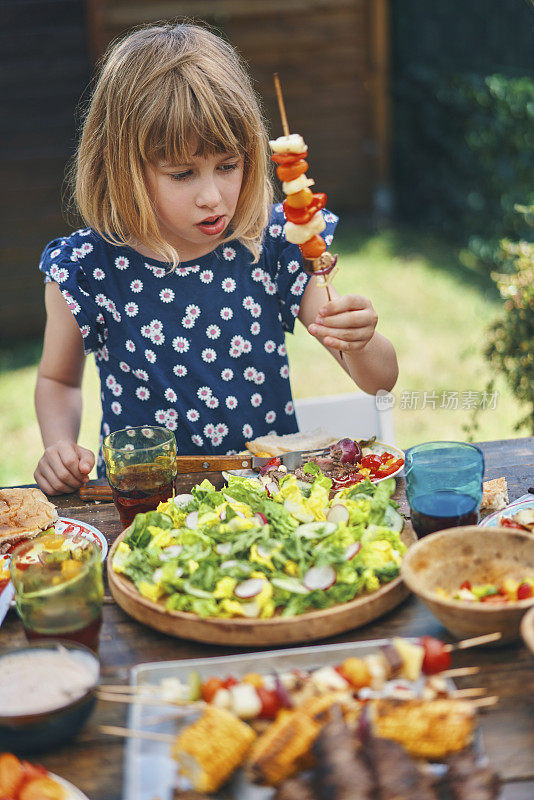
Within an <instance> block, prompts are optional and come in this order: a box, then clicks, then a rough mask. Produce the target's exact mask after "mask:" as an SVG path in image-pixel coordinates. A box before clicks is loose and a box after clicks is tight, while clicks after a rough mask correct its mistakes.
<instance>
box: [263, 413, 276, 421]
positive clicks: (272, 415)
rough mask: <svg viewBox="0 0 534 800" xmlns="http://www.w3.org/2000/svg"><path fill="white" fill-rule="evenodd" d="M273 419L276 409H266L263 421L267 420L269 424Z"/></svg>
mask: <svg viewBox="0 0 534 800" xmlns="http://www.w3.org/2000/svg"><path fill="white" fill-rule="evenodd" d="M275 419H276V411H268V412H267V413H266V415H265V422H268V423H269V424H270V423H271V422H274V421H275Z"/></svg>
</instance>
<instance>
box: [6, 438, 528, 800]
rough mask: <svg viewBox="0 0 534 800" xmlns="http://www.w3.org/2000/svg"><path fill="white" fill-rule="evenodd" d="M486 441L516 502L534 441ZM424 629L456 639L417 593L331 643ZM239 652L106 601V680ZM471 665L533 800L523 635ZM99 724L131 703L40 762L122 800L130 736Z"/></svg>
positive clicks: (103, 517)
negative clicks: (154, 625)
mask: <svg viewBox="0 0 534 800" xmlns="http://www.w3.org/2000/svg"><path fill="white" fill-rule="evenodd" d="M481 447H482V449H483V451H484V455H485V459H486V477H487V478H496V477H499V476H501V475H504V476H506V478H507V481H508V488H509V495H510V500H514V499H516V498H517V497H520V496H521V495H523V494H525V492H526V491H527V489H528V488H529V487H531V486H532V485H534V438H522V439H510V440H503V441H493V442H483V443H482V444H481ZM203 477H205V474H202V475H199V474H189V475H185V476H180V477H179V479H178V482H177V486H178V490H179V491H185V490H186V489H188V488H189V487H190V486H192V485H193V484H194V483H196V482H198V481H199V480H202V478H203ZM219 478H220V476H219ZM52 499H53V501H54V502H55V503H56V504H57V506H58V508H59V509H60V514H61V515H62V516H68V517H72V518H75V519H79V520H83V521H85V522H88V523H90V524H91V525H94V526H95V527H97V528H98V529H99V530H100V531H102V533H103V534H105V536H106V538H107V540H108V542H109V543H111V542H113V540H114V539H115V537H116V536H117V535H118V534H119V533H120V532H121V526H120V523H119V517H118V514H117V512H116V510H115V507H114V506H113V505H112V504H110V503H101V504H97V503H91V502H86V503H83V502H82V501H80V499H79V497H77V495H64V496H61V497H56V498H52ZM395 499H396V500H397V501H398V502H399V503H400V511H401V512H402V513H404V514H408V513H409V512H408V508H407V504H406V498H405V493H404V480H403V479H397V490H396V494H395ZM425 633H426V634H431V635H433V636H437V637H439V638H441V639H443V640H445V641H451V637H450V636H449V635H448V634H447V632H446V631H445V630H444V629H443V628H442V626H441V624H440V623H439V622H438V621H437V620H436V619H435V618H434V617H433V616H432V615H431V614H430V612H429V611H427V609H426V608H425V606H423V605H422V604H421V603H420V602H419V601H418V600H417V599H415V598H414V597H410V598H409V599H408V600H406V601H405V602H404V603H403V604H402V605H401V606H399V607H398V608H397V609H395V610H394V611H392V612H390V613H389V614H387V615H386V616H384V617H382V618H381V619H379V620H377V621H376V622H374V623H372V624H370V625H367V626H365V627H364V628H358V629H357V630H353V631H349V632H348V633H345V634H343V635H340V636H336V637H334V638H331V639H326V640H324V643H330V642H344V641H360V640H364V639H379V638H382V637H389V636H393V635H395V636H420V635H422V634H425ZM25 641H26V640H25V636H24V633H23V630H22V625H21V623H20V620H19V619H18V617H17V615H16V613H15V612H14V611H11V612H9V614H8V616H7V618H6V620H5V621H4V623H3V625H2V627H1V628H0V649H3V648H6V647H10V646H11V647H12V646H17V645H24V644H25ZM236 652H242V651H238V650H236V649H232V648H223V647H215V646H207V645H202V644H198V643H195V642H188V641H183V640H180V639H175V638H171V637H168V636H166V635H164V634H161V633H158V632H157V631H154V630H152V629H150V628H146V627H144V626H143V625H141V624H139V623H137V622H136V621H135V620H133V619H131V618H130V617H128V616H127V615H126V614H125V613H124V612H123V611H122V610H121V608H119V607H118V606H117V605H116V604H115V603H114V602H113V601H112V600H110V599H108V600H107V601H106V603H105V605H104V624H103V627H102V634H101V644H100V657H101V660H102V673H103V674H102V680H103V682H105V683H127V682H128V680H129V670H130V668H131V667H133V666H134V665H135V664H139V663H143V662H149V661H163V660H170V659H173V660H174V659H184V658H199V657H203V656H221V655H226V654H230V653H236ZM473 664H475V665H477V666H478V667H479V668H480V672H479V674H478V675H475V676H472V677H470V678H464V679H461V680H459V681H458V685H459V686H462V687H465V686H484V687H486V689H487V692H488V694H490V695H493V694H495V695H498V696H499V697H500V701H499V703H498V705H497V706H495V707H493V708H491V709H490V710H486V711H485V712H483V714H482V716H481V728H482V737H483V743H484V747H485V750H486V752H487V754H488V757H489V759H490V761H491V764H492V765H493V767H494V768H495V769H496V770H498V771H499V773H500V774H501V777H502V779H503V781H504V788H503V793H502V800H533V799H534V657H532V656H531V655H530V653H529V651H528V650H527V649H526V647H525V646H524V645H523V643H522V642H517V643H516V644H513V645H509V646H506V647H493V648H484V649H482V648H476V649H474V650H468V651H465V652H458V653H456V654H455V655H454V666H467V665H473ZM102 724H107V725H121V726H124V725H125V724H126V707H125V706H124V707H123V706H122V705H119V704H115V703H104V702H99V703H98V705H97V708H96V710H95V712H94V713H93V716H92V717H91V719H90V721H89V723H88V724H87V725H86V727H85V728H84V730H83V731H82V732H81V733H80V735H79V736H78V738H77V739H76V740H75V741H73V742H72V743H71V744H69V745H66V746H63V747H61V748H59V749H57V750H56V751H55V752H50V753H45V754H43V755H42V756H39V759H38V760H39V761H40V762H41V763H43V764H44V765H45V766H46V767H47V768H48V769H50V770H51V771H53V772H55V773H57V774H58V775H61V776H63V777H64V778H66V779H67V780H70V781H71V782H72V783H74V784H75V785H76V786H78V787H79V788H80V789H81V790H82V791H83V792H85V793H86V795H87V796H88V797H89V798H90V800H119V798H121V797H122V790H123V756H124V752H123V751H124V743H123V740H122V739H118V738H113V737H109V736H104V735H102V734H100V733H99V725H102ZM143 800H144V799H143ZM146 800H152V798H148V797H147V798H146Z"/></svg>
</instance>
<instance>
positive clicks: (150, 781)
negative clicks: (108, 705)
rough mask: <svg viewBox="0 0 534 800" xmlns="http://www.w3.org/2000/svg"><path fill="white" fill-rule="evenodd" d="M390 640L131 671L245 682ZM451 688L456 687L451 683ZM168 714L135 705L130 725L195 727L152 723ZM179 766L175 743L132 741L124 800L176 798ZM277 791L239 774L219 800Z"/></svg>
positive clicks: (137, 675)
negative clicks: (193, 674)
mask: <svg viewBox="0 0 534 800" xmlns="http://www.w3.org/2000/svg"><path fill="white" fill-rule="evenodd" d="M389 642H390V640H389V639H373V640H368V641H361V642H345V643H342V644H332V645H318V646H315V647H295V648H291V649H289V650H269V651H265V652H255V653H247V654H244V655H233V656H221V657H215V658H196V659H184V660H182V661H160V662H154V663H147V664H139V665H138V666H136V667H134V668H133V669H132V670H131V672H130V684H131V685H133V686H146V685H158V684H159V683H160V681H161V680H163V679H164V678H171V677H172V678H179V679H180V680H181V681H182V682H185V683H186V682H187V676H188V674H189V673H190V672H191V671H192V670H196V671H198V673H199V674H200V676H201V678H202V679H206V678H209V677H211V676H213V675H216V676H219V677H228V676H230V675H233V676H235V677H236V678H240V677H242V676H244V675H246V674H247V672H260V673H264V674H269V673H272V672H273V671H275V670H276V671H277V672H285V671H289V670H292V669H303V670H311V669H315V668H317V667H321V666H325V665H328V664H338V663H339V662H340V661H343V660H344V659H345V658H347V657H348V656H350V655H357V656H364V655H367V654H369V653H374V652H376V650H377V648H378V647H380V645H385V644H388V643H389ZM451 685H453V684H452V683H451ZM171 712H172V706H170V707H169V712H168V713H169V714H170V713H171ZM166 715H167V710H166V709H165V708H162V707H161V706H150V705H138V704H134V705H131V706H130V708H129V714H128V726H129V728H130V729H132V730H141V731H156V732H158V733H166V734H171V735H174V734H176V733H177V732H178V731H179V730H180V727H181V726H183V725H186V724H190V723H191V720H192V718H191V717H189V718H188V719H187V721H183V720H181V719H180V718H178V717H177V718H176V719H175V720H168V721H165V722H159V723H157V724H150V720H151V719H154V718H156V719H157V718H158V717H165V716H166ZM176 782H177V771H176V763H175V762H174V761H173V759H172V758H171V755H170V745H169V744H167V743H165V742H153V741H148V740H145V739H128V740H127V742H126V751H125V764H124V789H123V800H172V796H173V786H176V785H177V783H176ZM273 795H274V789H272V788H270V787H262V786H255V785H252V784H250V783H249V782H248V781H246V780H245V778H244V776H243V774H242V771H241V770H238V772H237V773H236V775H235V776H234V778H233V779H232V781H230V783H229V784H228V786H227V787H225V790H224V791H223V790H221V791H220V792H219V793H218V794H217V795H216V797H217V798H221V800H223V798H224V800H270V798H272V796H273Z"/></svg>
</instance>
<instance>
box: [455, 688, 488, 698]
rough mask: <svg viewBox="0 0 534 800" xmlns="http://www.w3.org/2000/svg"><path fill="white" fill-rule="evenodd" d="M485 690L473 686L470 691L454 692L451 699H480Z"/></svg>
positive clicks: (459, 690)
mask: <svg viewBox="0 0 534 800" xmlns="http://www.w3.org/2000/svg"><path fill="white" fill-rule="evenodd" d="M485 691H486V690H485V689H483V688H482V686H471V687H470V688H468V689H456V690H455V691H454V692H452V694H451V697H455V698H459V699H461V698H466V697H480V696H481V695H483V694H484V693H485Z"/></svg>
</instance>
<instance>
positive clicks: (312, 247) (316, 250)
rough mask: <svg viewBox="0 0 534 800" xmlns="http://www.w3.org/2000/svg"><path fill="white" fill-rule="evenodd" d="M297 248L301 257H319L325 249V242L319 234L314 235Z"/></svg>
mask: <svg viewBox="0 0 534 800" xmlns="http://www.w3.org/2000/svg"><path fill="white" fill-rule="evenodd" d="M299 248H300V252H301V253H302V257H303V258H310V259H314V258H319V256H322V254H323V253H324V251H325V250H326V242H325V240H324V239H323V238H322V237H321V236H317V235H315V236H312V238H311V239H308V241H307V242H304V244H300V245H299Z"/></svg>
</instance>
